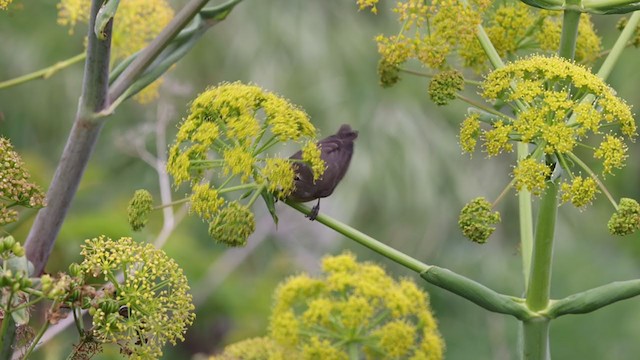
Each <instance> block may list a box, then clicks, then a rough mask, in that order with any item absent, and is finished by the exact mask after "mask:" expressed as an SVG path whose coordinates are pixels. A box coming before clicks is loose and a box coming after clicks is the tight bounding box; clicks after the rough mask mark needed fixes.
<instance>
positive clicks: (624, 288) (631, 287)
mask: <svg viewBox="0 0 640 360" xmlns="http://www.w3.org/2000/svg"><path fill="white" fill-rule="evenodd" d="M638 295H640V279H635V280H627V281H616V282H612V283H610V284H606V285H603V286H599V287H597V288H594V289H589V290H587V291H583V292H581V293H578V294H574V295H571V296H568V297H566V298H564V299H561V300H555V301H552V302H551V304H550V305H549V309H548V310H547V311H546V316H547V317H549V318H551V319H554V318H557V317H559V316H562V315H568V314H585V313H589V312H592V311H595V310H598V309H600V308H602V307H605V306H607V305H610V304H613V303H615V302H618V301H621V300H626V299H630V298H632V297H635V296H638Z"/></svg>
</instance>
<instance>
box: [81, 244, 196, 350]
mask: <svg viewBox="0 0 640 360" xmlns="http://www.w3.org/2000/svg"><path fill="white" fill-rule="evenodd" d="M81 255H82V256H83V257H84V260H83V261H82V263H81V264H80V272H81V273H82V274H83V275H84V276H85V277H87V278H90V277H95V278H102V279H103V280H104V281H111V283H112V285H110V286H109V287H107V288H105V290H103V291H102V292H99V293H98V294H97V295H96V296H95V297H94V298H93V299H92V304H93V306H92V307H91V308H90V311H89V313H90V314H91V315H92V317H93V335H94V337H95V339H97V340H99V341H100V342H107V343H117V344H118V345H119V346H120V347H121V348H122V351H123V353H126V354H130V355H131V356H132V358H145V359H146V358H159V357H160V356H161V355H162V347H163V346H164V344H165V343H167V342H170V343H172V344H175V343H176V341H177V340H180V341H184V333H185V331H186V329H187V327H188V326H190V325H191V324H192V323H193V320H194V318H195V314H194V313H193V309H194V306H193V303H192V297H191V294H189V292H188V291H189V285H188V282H187V278H186V277H185V276H184V274H183V272H182V269H181V268H180V267H179V266H178V264H177V263H176V262H175V261H174V260H173V259H171V258H169V257H167V255H166V254H165V253H164V252H163V251H162V250H159V249H156V248H155V247H153V245H151V244H139V243H136V242H134V241H133V240H132V239H131V238H120V239H119V240H115V241H114V240H111V239H109V238H107V237H104V236H101V237H98V238H95V239H91V240H87V241H86V242H85V245H83V246H82V251H81ZM119 272H122V273H123V274H124V281H123V282H118V281H117V280H116V275H117V273H119ZM94 281H95V280H94Z"/></svg>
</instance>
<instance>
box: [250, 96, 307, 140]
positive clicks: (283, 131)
mask: <svg viewBox="0 0 640 360" xmlns="http://www.w3.org/2000/svg"><path fill="white" fill-rule="evenodd" d="M262 107H263V109H264V112H265V114H266V117H267V119H266V122H267V124H269V126H271V131H272V132H273V134H274V135H276V136H277V137H278V139H279V140H280V141H288V140H294V141H299V140H301V139H302V138H313V137H315V136H316V129H315V128H314V127H313V125H312V124H311V122H310V121H309V117H308V116H307V114H306V113H305V112H304V111H303V110H302V109H299V108H298V107H296V106H294V105H293V104H291V103H290V102H288V101H287V100H285V99H283V98H281V97H279V96H276V95H274V94H271V93H269V94H266V95H265V99H264V102H263V103H262Z"/></svg>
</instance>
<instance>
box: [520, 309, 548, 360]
mask: <svg viewBox="0 0 640 360" xmlns="http://www.w3.org/2000/svg"><path fill="white" fill-rule="evenodd" d="M522 325H523V337H524V339H523V341H522V345H523V351H522V360H540V359H550V358H551V356H550V354H549V319H545V318H535V319H532V320H530V321H525V322H523V324H522Z"/></svg>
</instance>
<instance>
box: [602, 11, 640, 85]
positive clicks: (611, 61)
mask: <svg viewBox="0 0 640 360" xmlns="http://www.w3.org/2000/svg"><path fill="white" fill-rule="evenodd" d="M638 22H640V11H636V12H634V13H633V14H632V15H631V17H630V18H629V22H628V23H627V26H625V27H624V30H622V32H621V33H620V36H618V40H616V43H615V44H614V45H613V47H612V48H611V52H610V53H609V55H608V56H607V58H606V59H604V62H603V63H602V65H601V66H600V70H598V74H597V75H598V76H599V77H601V78H602V79H603V80H606V79H607V78H608V77H609V75H610V74H611V71H612V70H613V67H614V66H615V64H616V63H617V62H618V59H619V58H620V55H621V54H622V50H624V48H625V47H626V46H627V43H628V42H629V40H630V39H631V37H633V36H634V34H635V31H636V28H637V27H638Z"/></svg>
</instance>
